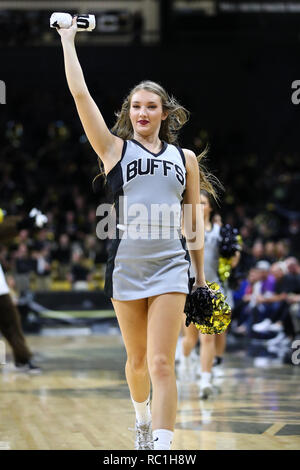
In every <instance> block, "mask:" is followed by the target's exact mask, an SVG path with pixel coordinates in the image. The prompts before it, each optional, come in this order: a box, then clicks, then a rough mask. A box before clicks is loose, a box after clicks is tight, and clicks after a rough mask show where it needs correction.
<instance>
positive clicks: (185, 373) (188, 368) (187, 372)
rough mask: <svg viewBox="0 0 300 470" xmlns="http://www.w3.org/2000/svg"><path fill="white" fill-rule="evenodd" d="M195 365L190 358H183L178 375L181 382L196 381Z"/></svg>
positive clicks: (178, 367)
mask: <svg viewBox="0 0 300 470" xmlns="http://www.w3.org/2000/svg"><path fill="white" fill-rule="evenodd" d="M194 369H195V368H194V364H193V362H192V359H191V357H190V356H181V359H180V363H179V364H178V366H177V374H178V378H179V380H193V379H194V375H195V374H194V372H195V370H194Z"/></svg>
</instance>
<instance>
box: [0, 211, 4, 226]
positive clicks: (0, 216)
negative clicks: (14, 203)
mask: <svg viewBox="0 0 300 470" xmlns="http://www.w3.org/2000/svg"><path fill="white" fill-rule="evenodd" d="M4 215H5V212H4V211H3V210H2V209H1V207H0V224H2V222H3V220H4Z"/></svg>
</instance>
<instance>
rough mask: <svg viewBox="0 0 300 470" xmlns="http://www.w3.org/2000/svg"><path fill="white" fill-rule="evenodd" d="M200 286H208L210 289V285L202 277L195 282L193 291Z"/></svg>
mask: <svg viewBox="0 0 300 470" xmlns="http://www.w3.org/2000/svg"><path fill="white" fill-rule="evenodd" d="M198 287H207V289H209V287H208V285H207V284H206V281H205V280H203V279H200V280H198V281H195V282H194V284H193V287H192V292H195V290H196V289H197V288H198Z"/></svg>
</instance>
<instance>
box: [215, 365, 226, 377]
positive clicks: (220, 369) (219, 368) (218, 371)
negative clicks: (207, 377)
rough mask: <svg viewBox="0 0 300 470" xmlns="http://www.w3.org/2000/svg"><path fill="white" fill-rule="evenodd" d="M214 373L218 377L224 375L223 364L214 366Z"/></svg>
mask: <svg viewBox="0 0 300 470" xmlns="http://www.w3.org/2000/svg"><path fill="white" fill-rule="evenodd" d="M212 375H213V377H214V378H216V379H218V378H220V377H224V369H223V367H222V366H214V367H213V368H212Z"/></svg>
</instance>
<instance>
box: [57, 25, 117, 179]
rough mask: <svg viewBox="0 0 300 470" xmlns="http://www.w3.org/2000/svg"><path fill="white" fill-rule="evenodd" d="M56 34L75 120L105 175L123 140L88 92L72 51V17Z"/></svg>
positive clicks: (74, 52) (79, 66) (113, 163)
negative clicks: (76, 118) (106, 120)
mask: <svg viewBox="0 0 300 470" xmlns="http://www.w3.org/2000/svg"><path fill="white" fill-rule="evenodd" d="M57 31H58V33H59V35H60V36H61V42H62V47H63V54H64V63H65V72H66V78H67V83H68V86H69V89H70V92H71V94H72V96H73V98H74V101H75V104H76V108H77V111H78V115H79V118H80V120H81V123H82V125H83V128H84V131H85V133H86V136H87V138H88V140H89V142H90V144H91V146H92V147H93V149H94V150H95V152H96V153H97V155H98V156H99V158H100V159H101V160H102V162H103V165H104V170H105V173H106V174H107V173H108V172H109V171H110V170H111V169H112V168H113V167H114V166H115V164H116V163H117V162H118V160H119V159H120V156H121V153H122V148H123V141H122V139H120V138H119V137H116V136H114V135H113V134H112V133H111V132H110V131H109V129H108V127H107V125H106V123H105V121H104V119H103V116H102V114H101V112H100V110H99V108H98V106H97V104H96V103H95V101H94V100H93V98H92V97H91V95H90V93H89V90H88V87H87V85H86V82H85V79H84V75H83V71H82V68H81V65H80V63H79V60H78V56H77V52H76V49H75V36H76V32H77V24H76V18H73V24H72V26H71V28H68V29H65V28H61V29H58V30H57Z"/></svg>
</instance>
